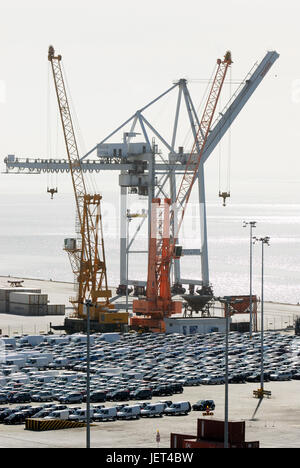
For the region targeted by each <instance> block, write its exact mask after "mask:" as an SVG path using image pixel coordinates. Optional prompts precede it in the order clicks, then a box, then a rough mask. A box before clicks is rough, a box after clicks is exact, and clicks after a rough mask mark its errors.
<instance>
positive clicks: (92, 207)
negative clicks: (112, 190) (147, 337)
mask: <svg viewBox="0 0 300 468" xmlns="http://www.w3.org/2000/svg"><path fill="white" fill-rule="evenodd" d="M48 60H49V62H50V63H51V68H52V73H53V78H54V84H55V90H56V96H57V102H58V107H59V113H60V118H61V123H62V129H63V134H64V140H65V146H66V150H67V156H68V162H69V169H70V174H71V178H72V184H73V190H74V196H75V202H76V233H77V238H76V239H73V238H71V239H70V238H69V239H65V241H64V250H65V251H66V252H67V253H68V256H69V259H70V263H71V267H72V270H73V273H74V275H75V278H76V281H77V285H78V294H77V296H76V297H74V298H71V299H70V302H71V303H72V304H73V307H74V311H75V314H74V316H75V317H76V318H80V319H84V318H85V317H86V314H85V307H84V305H85V304H86V302H87V301H90V304H91V305H90V318H91V320H95V321H98V323H99V324H100V325H103V328H106V329H107V330H109V329H110V330H111V331H112V328H111V327H112V326H113V325H114V329H115V330H116V329H118V326H120V325H121V324H125V323H126V324H127V323H128V314H125V313H112V312H115V311H112V309H113V305H112V304H110V302H109V299H110V297H111V295H112V294H111V291H110V290H109V289H108V284H107V272H106V261H105V250H104V239H103V229H102V216H101V199H102V196H101V195H100V194H98V193H96V194H89V193H88V192H87V188H86V182H85V180H84V176H83V171H82V167H81V161H80V156H79V151H78V146H77V141H76V137H75V131H74V126H73V122H72V116H71V111H70V107H69V102H68V97H67V93H66V87H65V82H64V77H63V73H62V67H61V60H62V56H61V55H55V51H54V48H53V46H50V47H49V50H48ZM100 330H101V328H100Z"/></svg>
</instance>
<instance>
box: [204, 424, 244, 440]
mask: <svg viewBox="0 0 300 468" xmlns="http://www.w3.org/2000/svg"><path fill="white" fill-rule="evenodd" d="M224 429H225V423H224V421H222V420H218V419H198V426H197V436H198V439H204V440H215V441H218V442H223V441H224ZM228 441H229V442H230V443H232V444H241V443H242V442H245V421H229V422H228Z"/></svg>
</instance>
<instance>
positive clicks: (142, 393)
mask: <svg viewBox="0 0 300 468" xmlns="http://www.w3.org/2000/svg"><path fill="white" fill-rule="evenodd" d="M151 398H152V391H151V390H150V389H149V388H142V389H138V390H135V391H134V392H131V393H130V399H131V400H135V399H136V400H144V399H146V400H148V399H151Z"/></svg>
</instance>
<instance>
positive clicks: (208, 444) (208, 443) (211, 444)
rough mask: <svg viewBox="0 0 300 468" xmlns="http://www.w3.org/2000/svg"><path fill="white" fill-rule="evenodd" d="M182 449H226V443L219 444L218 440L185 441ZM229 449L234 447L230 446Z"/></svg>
mask: <svg viewBox="0 0 300 468" xmlns="http://www.w3.org/2000/svg"><path fill="white" fill-rule="evenodd" d="M180 448H190V449H195V448H203V449H204V448H213V449H214V448H224V442H217V441H216V440H183V441H182V447H180ZM229 448H232V447H230V445H229Z"/></svg>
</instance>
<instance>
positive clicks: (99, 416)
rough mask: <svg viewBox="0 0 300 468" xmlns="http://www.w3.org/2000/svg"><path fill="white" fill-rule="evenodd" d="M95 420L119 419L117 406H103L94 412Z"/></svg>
mask: <svg viewBox="0 0 300 468" xmlns="http://www.w3.org/2000/svg"><path fill="white" fill-rule="evenodd" d="M93 419H94V421H109V420H111V421H116V419H117V408H116V407H111V408H101V409H99V410H98V411H97V412H96V411H95V413H94V418H93Z"/></svg>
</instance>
